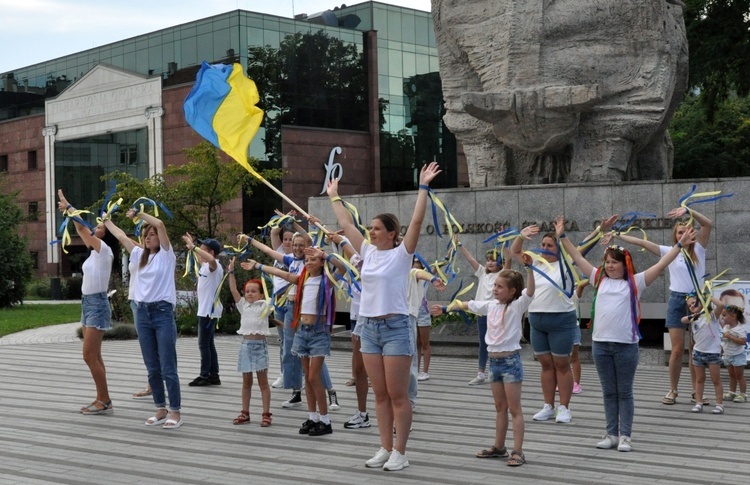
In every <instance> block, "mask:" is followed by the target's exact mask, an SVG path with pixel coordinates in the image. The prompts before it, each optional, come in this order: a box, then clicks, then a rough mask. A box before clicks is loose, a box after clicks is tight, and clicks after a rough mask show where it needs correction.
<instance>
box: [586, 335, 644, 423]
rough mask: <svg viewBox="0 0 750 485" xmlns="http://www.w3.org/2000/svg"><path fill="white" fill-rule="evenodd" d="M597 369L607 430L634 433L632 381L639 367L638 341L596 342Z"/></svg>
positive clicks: (593, 344)
mask: <svg viewBox="0 0 750 485" xmlns="http://www.w3.org/2000/svg"><path fill="white" fill-rule="evenodd" d="M592 353H593V355H594V364H596V372H597V373H598V374H599V380H600V381H601V383H602V394H603V397H604V416H605V418H606V420H607V434H608V435H612V436H631V432H632V430H633V414H634V413H635V401H634V399H633V381H634V380H635V370H636V368H637V367H638V344H637V343H635V344H621V343H616V342H593V343H592Z"/></svg>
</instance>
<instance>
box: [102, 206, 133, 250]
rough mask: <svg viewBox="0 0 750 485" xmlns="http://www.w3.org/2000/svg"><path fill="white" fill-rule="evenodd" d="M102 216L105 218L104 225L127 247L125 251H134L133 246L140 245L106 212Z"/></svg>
mask: <svg viewBox="0 0 750 485" xmlns="http://www.w3.org/2000/svg"><path fill="white" fill-rule="evenodd" d="M102 217H103V219H104V227H106V228H107V229H108V230H109V232H111V233H112V235H113V236H114V237H116V238H117V240H118V241H120V244H122V247H124V248H125V251H127V252H128V253H132V252H133V248H135V247H136V246H138V245H137V244H136V243H135V241H133V240H132V239H130V237H128V235H127V234H125V231H123V230H122V229H120V228H119V227H117V226H116V225H115V223H114V222H112V220H111V219H109V218H108V217H107V215H106V214H103V215H102Z"/></svg>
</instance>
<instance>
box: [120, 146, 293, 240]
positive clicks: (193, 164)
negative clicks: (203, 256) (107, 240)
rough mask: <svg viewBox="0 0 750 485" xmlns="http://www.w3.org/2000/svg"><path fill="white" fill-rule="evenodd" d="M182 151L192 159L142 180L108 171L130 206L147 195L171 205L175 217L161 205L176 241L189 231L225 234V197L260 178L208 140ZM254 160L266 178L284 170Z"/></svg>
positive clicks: (247, 188)
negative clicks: (226, 157) (228, 158)
mask: <svg viewBox="0 0 750 485" xmlns="http://www.w3.org/2000/svg"><path fill="white" fill-rule="evenodd" d="M184 152H185V156H186V158H187V159H188V162H187V163H186V164H184V165H180V166H169V167H167V168H166V169H164V174H163V175H162V174H156V175H154V176H153V177H151V178H148V179H145V180H138V179H136V178H134V177H133V176H131V175H129V174H126V173H122V172H115V173H111V174H109V175H107V177H108V178H110V179H113V180H115V181H116V182H117V197H122V198H123V200H124V202H123V203H124V204H125V205H126V206H130V205H131V204H132V203H133V202H134V201H135V200H136V199H138V198H139V197H147V198H149V199H152V200H155V201H158V202H161V203H162V204H163V205H164V206H165V207H166V208H167V209H169V212H170V213H171V214H172V216H173V217H174V219H168V217H167V216H166V214H164V213H163V211H162V210H161V209H160V211H159V217H160V218H161V219H162V220H165V221H166V226H167V230H168V231H169V237H170V239H171V240H172V241H179V238H180V236H182V235H183V234H185V233H186V232H190V233H191V234H193V235H194V236H197V237H199V238H205V237H213V238H221V236H222V235H226V234H221V233H220V230H221V225H222V223H224V222H225V218H224V216H223V208H224V206H225V205H226V203H227V202H229V201H231V200H234V199H236V198H237V197H238V196H240V195H241V193H242V192H243V191H244V192H245V193H247V194H248V195H251V194H252V188H253V186H255V185H256V184H258V183H260V182H259V181H258V179H257V178H255V177H254V176H253V175H251V174H250V173H248V172H247V171H246V170H245V169H244V168H243V167H242V166H240V165H239V164H238V163H235V162H234V161H230V162H224V161H222V160H221V158H220V157H219V152H218V150H217V149H216V148H215V147H214V146H213V145H211V144H210V143H208V142H201V143H200V144H198V145H197V146H196V147H194V148H185V149H184ZM250 164H251V165H252V166H253V167H254V168H256V170H258V171H259V173H260V174H261V175H263V177H264V178H266V179H267V180H275V179H278V178H280V177H281V170H260V169H258V167H257V161H256V160H254V159H250ZM124 213H125V210H124V209H122V210H120V211H119V214H120V217H122V214H124ZM118 224H119V222H118ZM123 227H127V226H123Z"/></svg>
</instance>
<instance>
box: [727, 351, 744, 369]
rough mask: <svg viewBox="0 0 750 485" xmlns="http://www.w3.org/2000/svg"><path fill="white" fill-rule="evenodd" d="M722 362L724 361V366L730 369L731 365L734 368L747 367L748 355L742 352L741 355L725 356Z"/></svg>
mask: <svg viewBox="0 0 750 485" xmlns="http://www.w3.org/2000/svg"><path fill="white" fill-rule="evenodd" d="M722 360H723V361H724V365H725V366H727V367H729V366H730V365H731V366H732V367H745V366H746V365H747V354H745V353H744V352H742V353H741V354H737V355H725V356H724V357H722Z"/></svg>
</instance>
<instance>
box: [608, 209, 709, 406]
mask: <svg viewBox="0 0 750 485" xmlns="http://www.w3.org/2000/svg"><path fill="white" fill-rule="evenodd" d="M685 215H691V216H692V217H691V221H689V222H684V221H679V220H678V221H677V222H676V223H675V225H674V228H673V229H672V244H675V243H677V241H679V240H680V238H682V235H683V234H685V231H687V230H688V229H690V228H692V227H693V224H692V219H695V220H696V221H698V224H700V226H701V229H700V232H698V233H697V237H696V238H695V239H693V240H691V241H689V243H688V244H687V245H685V248H684V251H683V252H682V253H681V254H679V255H677V258H676V259H675V260H674V261H673V262H672V263H671V264H670V265H669V302H668V303H667V316H666V327H667V331H668V332H669V340H670V341H671V344H672V352H671V353H670V355H669V385H670V387H669V389H670V391H669V392H668V393H667V394H666V396H664V398H662V403H664V404H670V405H671V404H674V403H675V402H677V395H678V393H677V387H678V384H679V383H680V374H681V373H682V358H683V352H681V351H680V349H684V348H685V332H686V331H687V329H688V326H687V325H685V324H683V323H682V317H684V316H685V315H687V314H688V308H687V303H686V302H687V297H688V295H689V294H690V293H699V292H701V291H702V288H703V279H704V278H703V275H705V274H706V247H708V242H709V240H710V236H711V229H713V222H712V221H711V219H709V218H708V217H706V216H704V215H703V214H701V213H700V212H698V211H696V210H694V209H688V208H687V207H683V206H681V207H677V208H675V209H672V210H671V211H669V212H668V213H667V216H669V217H671V218H672V219H678V218H681V217H683V216H685ZM613 236H614V237H616V238H618V239H620V240H621V241H624V242H626V243H630V244H634V245H636V246H640V247H642V248H644V249H646V250H647V251H649V252H651V253H653V254H656V255H657V256H661V257H663V256H664V255H665V254H666V253H667V252H669V250H670V248H671V246H662V245H659V244H656V243H653V242H651V241H647V240H644V239H639V238H637V237H633V236H626V235H624V234H616V233H615V234H614V235H613ZM684 253H687V255H688V256H689V259H687V258H686V257H685V254H684ZM688 265H691V266H688ZM691 268H692V269H691ZM691 274H692V275H694V276H695V281H694V278H693V277H692V276H691ZM696 284H697V285H698V286H695V285H696ZM688 360H689V364H690V365H689V368H690V377H691V383H692V384H693V385H692V388H693V390H694V389H695V370H694V369H693V364H692V359H688ZM694 392H695V391H693V393H694ZM705 401H707V399H706V400H705ZM703 404H707V402H704V403H703Z"/></svg>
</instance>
